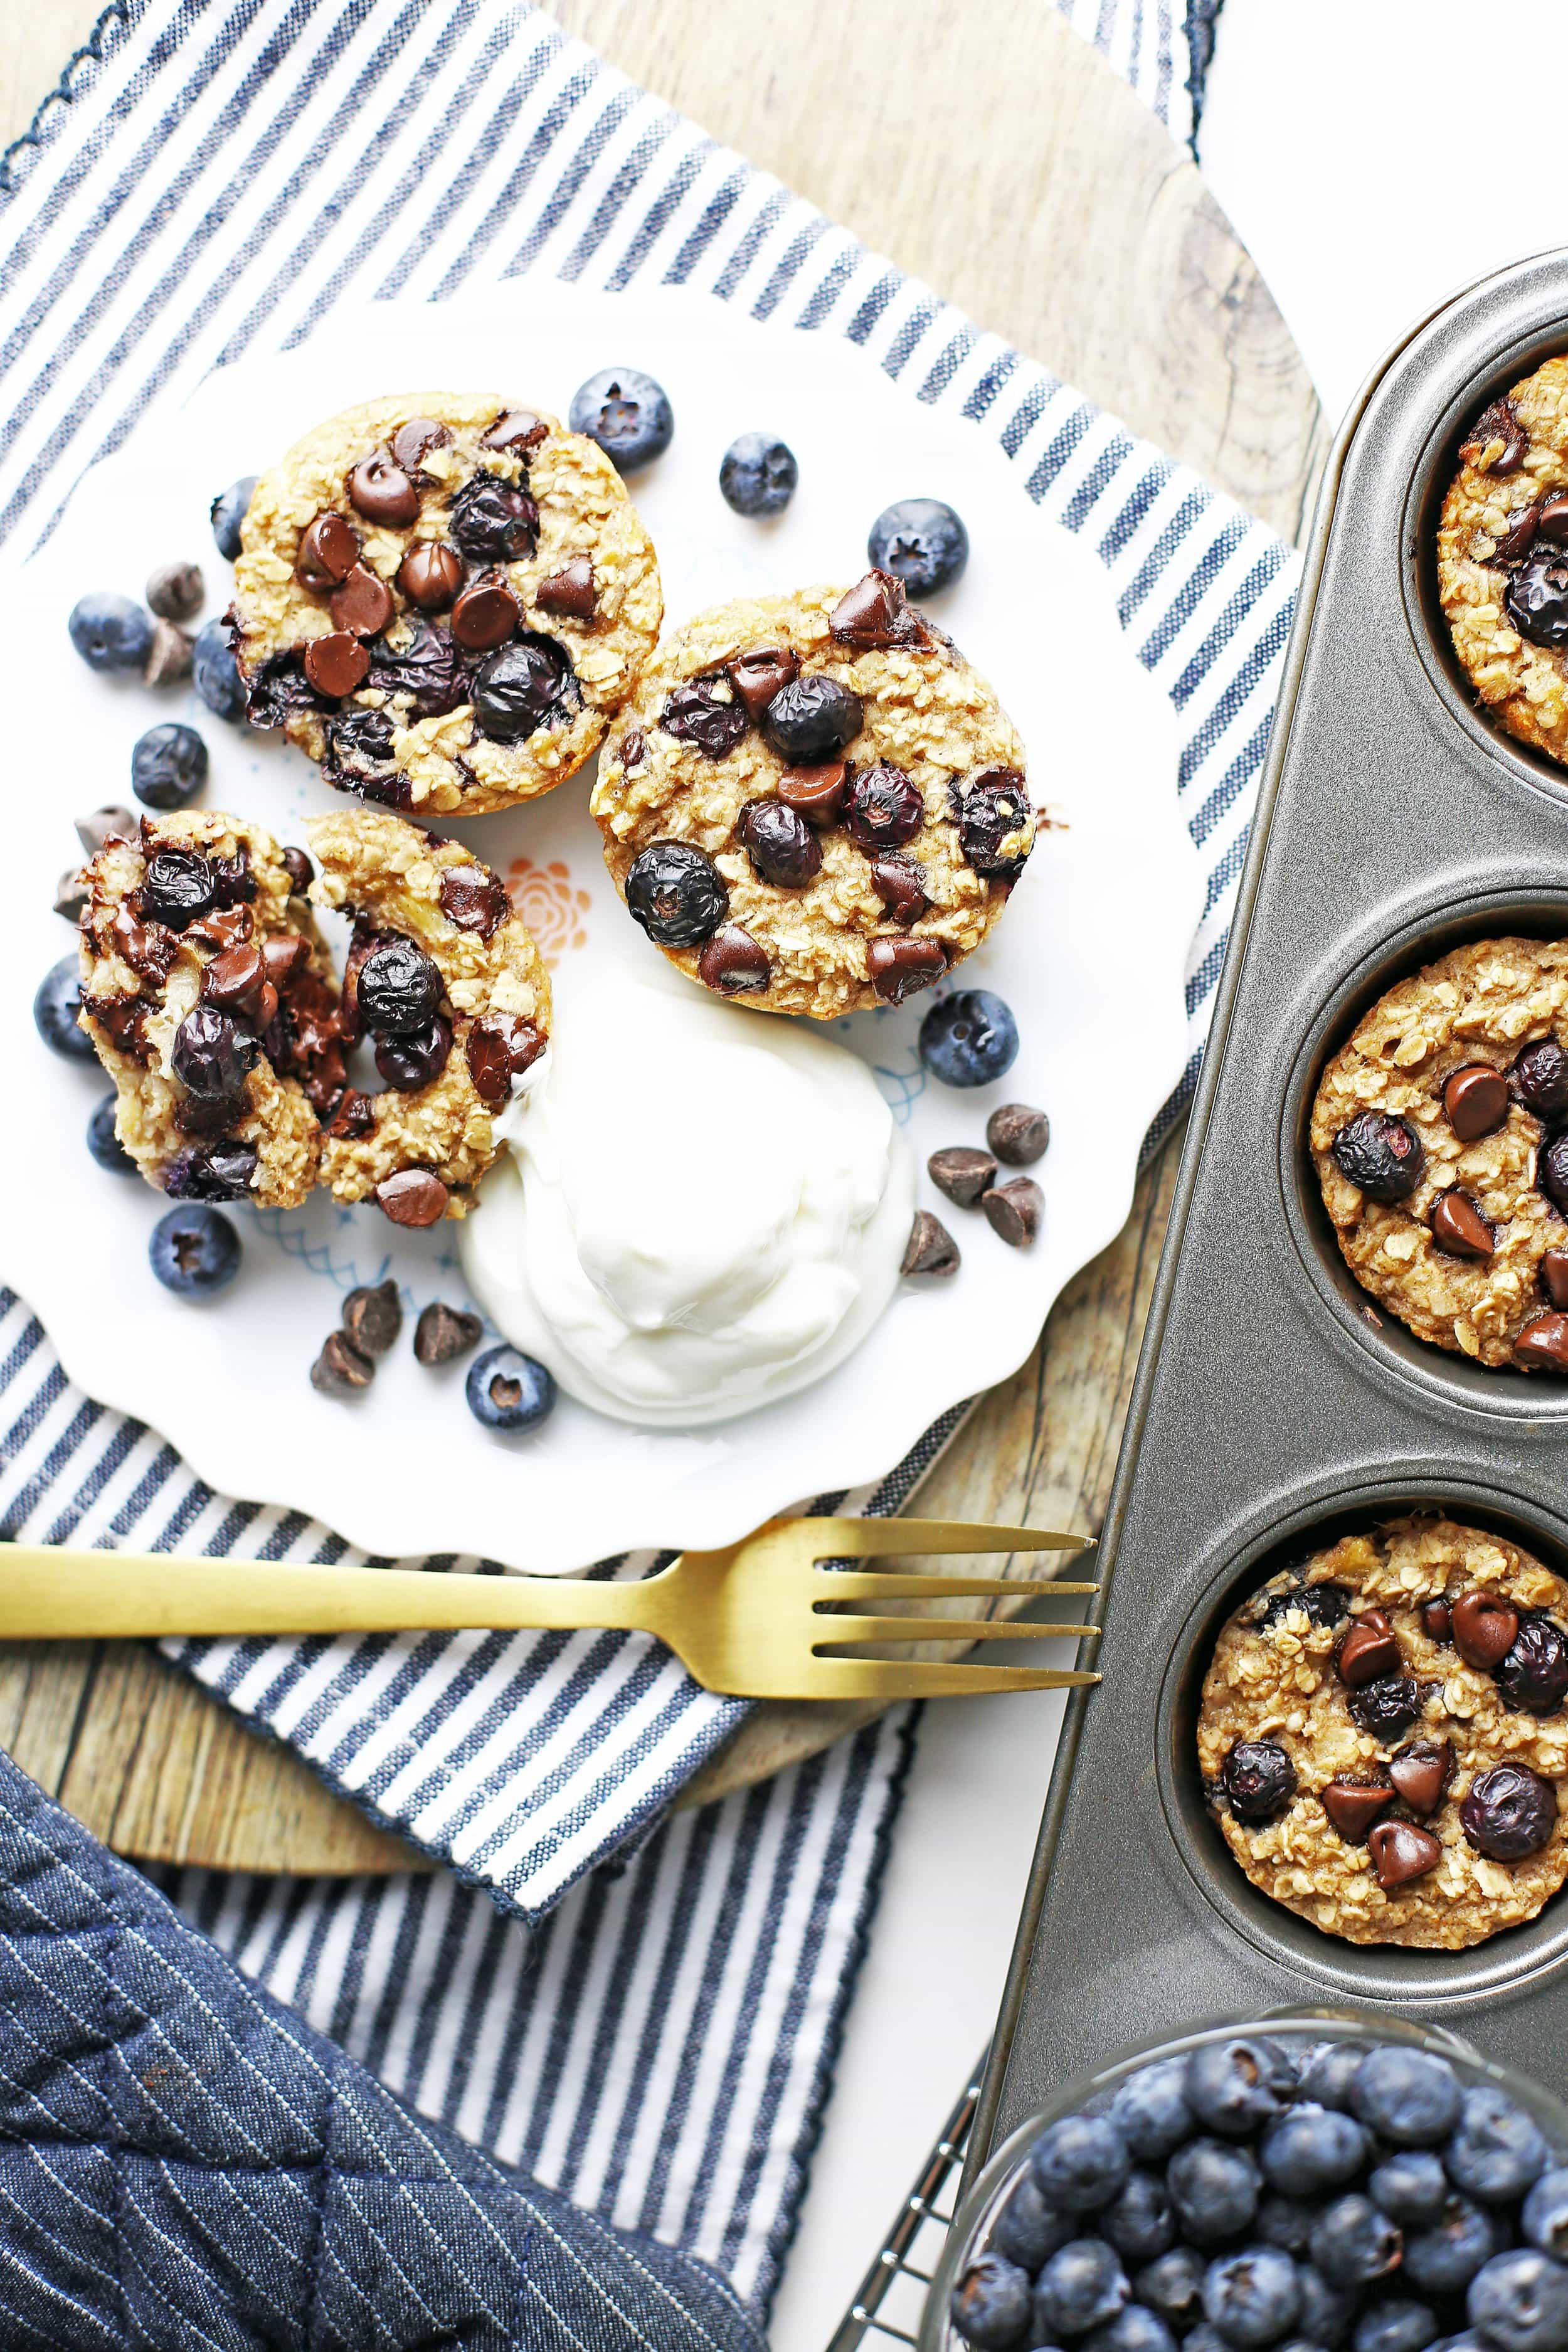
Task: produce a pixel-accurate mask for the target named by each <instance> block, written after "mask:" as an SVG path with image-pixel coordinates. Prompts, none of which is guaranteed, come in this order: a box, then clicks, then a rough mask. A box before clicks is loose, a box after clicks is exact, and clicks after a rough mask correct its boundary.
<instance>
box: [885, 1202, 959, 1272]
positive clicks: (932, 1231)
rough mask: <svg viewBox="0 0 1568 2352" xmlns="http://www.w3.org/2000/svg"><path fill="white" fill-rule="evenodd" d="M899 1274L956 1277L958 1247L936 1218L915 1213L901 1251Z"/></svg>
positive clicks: (924, 1212)
mask: <svg viewBox="0 0 1568 2352" xmlns="http://www.w3.org/2000/svg"><path fill="white" fill-rule="evenodd" d="M899 1272H900V1274H956V1273H957V1272H958V1244H957V1243H956V1242H955V1241H954V1240H953V1238H952V1234H950V1233H949V1232H948V1230H947V1227H946V1226H945V1225H944V1224H943V1223H942V1219H941V1218H940V1217H933V1216H932V1215H931V1211H930V1210H929V1209H917V1210H916V1211H915V1221H914V1223H913V1224H912V1225H911V1226H910V1238H909V1240H908V1242H907V1243H906V1244H905V1247H904V1257H903V1264H902V1265H900V1268H899Z"/></svg>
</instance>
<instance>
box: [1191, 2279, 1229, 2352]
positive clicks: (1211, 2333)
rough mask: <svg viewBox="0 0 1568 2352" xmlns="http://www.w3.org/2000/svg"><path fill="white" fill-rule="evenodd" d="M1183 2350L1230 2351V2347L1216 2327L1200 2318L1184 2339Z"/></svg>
mask: <svg viewBox="0 0 1568 2352" xmlns="http://www.w3.org/2000/svg"><path fill="white" fill-rule="evenodd" d="M1206 2267H1207V2265H1206V2264H1205V2268H1206ZM1183 2352H1230V2347H1229V2346H1228V2345H1227V2344H1226V2340H1225V2337H1224V2336H1222V2335H1221V2334H1220V2332H1219V2329H1218V2328H1217V2327H1211V2326H1209V2324H1208V2321H1207V2320H1206V2319H1200V2320H1199V2322H1198V2324H1197V2326H1195V2327H1194V2329H1193V2332H1192V2334H1191V2335H1190V2336H1187V2338H1186V2339H1185V2343H1184V2347H1183Z"/></svg>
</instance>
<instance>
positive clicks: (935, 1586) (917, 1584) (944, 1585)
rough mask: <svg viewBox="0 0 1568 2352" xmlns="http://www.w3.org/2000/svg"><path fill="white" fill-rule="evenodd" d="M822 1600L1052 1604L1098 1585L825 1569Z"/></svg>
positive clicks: (820, 1583)
mask: <svg viewBox="0 0 1568 2352" xmlns="http://www.w3.org/2000/svg"><path fill="white" fill-rule="evenodd" d="M816 1573H817V1578H818V1591H817V1595H816V1597H817V1600H818V1601H819V1602H820V1601H991V1600H1002V1599H1010V1600H1014V1601H1051V1600H1055V1599H1057V1598H1058V1596H1059V1595H1065V1596H1068V1597H1071V1596H1073V1595H1075V1594H1079V1593H1086V1592H1098V1591H1100V1587H1099V1585H1098V1584H1068V1583H1067V1582H1066V1581H1065V1580H1064V1581H1062V1582H1060V1583H1058V1581H1057V1580H1056V1579H1055V1578H1054V1577H1052V1578H1048V1579H1037V1580H1036V1581H1034V1582H1033V1583H1031V1582H1030V1581H1029V1580H1028V1579H1027V1578H1026V1577H1022V1576H893V1575H891V1574H890V1573H889V1570H887V1569H885V1568H868V1569H867V1570H864V1571H860V1570H856V1569H852V1568H824V1569H819V1570H817V1571H816Z"/></svg>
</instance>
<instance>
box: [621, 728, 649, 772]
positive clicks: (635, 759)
mask: <svg viewBox="0 0 1568 2352" xmlns="http://www.w3.org/2000/svg"><path fill="white" fill-rule="evenodd" d="M646 751H647V738H646V737H645V736H644V734H643V731H642V729H641V728H640V727H628V728H627V730H626V735H625V737H624V739H623V740H622V743H621V765H622V767H623V768H625V769H627V770H628V771H629V770H630V769H632V768H640V767H641V766H642V763H643V755H644V753H645V752H646Z"/></svg>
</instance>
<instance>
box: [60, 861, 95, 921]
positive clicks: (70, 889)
mask: <svg viewBox="0 0 1568 2352" xmlns="http://www.w3.org/2000/svg"><path fill="white" fill-rule="evenodd" d="M91 897H92V893H91V891H90V890H89V888H88V886H87V884H86V883H85V882H84V881H83V880H82V877H81V875H80V873H79V870H78V869H77V867H76V866H67V867H66V870H65V872H64V873H63V874H62V875H61V876H60V878H59V880H58V882H57V883H56V884H55V912H56V914H57V915H63V916H64V917H65V919H66V920H67V922H68V923H79V922H80V921H81V919H82V917H83V916H84V915H85V914H86V912H87V909H88V903H89V899H90V898H91Z"/></svg>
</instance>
